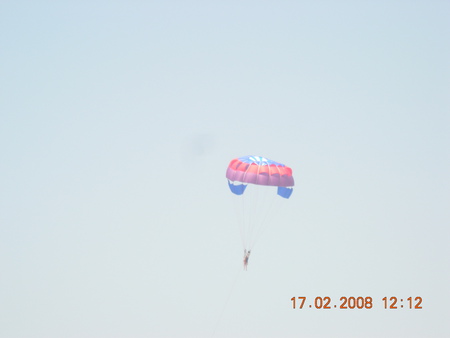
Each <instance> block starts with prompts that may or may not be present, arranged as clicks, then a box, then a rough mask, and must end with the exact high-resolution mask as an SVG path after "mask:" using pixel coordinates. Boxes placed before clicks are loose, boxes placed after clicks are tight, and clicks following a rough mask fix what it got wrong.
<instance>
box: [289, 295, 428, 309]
mask: <svg viewBox="0 0 450 338" xmlns="http://www.w3.org/2000/svg"><path fill="white" fill-rule="evenodd" d="M291 301H292V308H293V309H303V308H315V309H333V308H336V309H368V310H369V309H372V308H373V307H374V300H373V298H372V297H340V298H339V302H338V303H334V302H333V301H332V299H331V297H328V296H327V297H315V298H313V300H311V301H307V297H292V298H291ZM381 301H382V302H384V308H385V309H401V308H406V309H408V308H409V309H422V297H415V298H413V297H408V298H406V301H405V303H406V305H404V304H405V303H404V300H403V298H397V297H389V298H388V297H384V298H383V299H381Z"/></svg>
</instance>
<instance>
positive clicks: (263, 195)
mask: <svg viewBox="0 0 450 338" xmlns="http://www.w3.org/2000/svg"><path fill="white" fill-rule="evenodd" d="M226 178H227V179H228V186H229V188H230V191H231V192H232V193H233V195H234V196H233V197H234V200H235V204H236V206H235V209H236V212H237V218H238V224H239V229H240V232H241V237H242V244H243V246H244V257H245V256H246V255H247V256H246V257H247V261H248V254H247V253H249V252H250V250H251V249H252V248H253V246H254V245H255V243H256V240H257V239H258V238H259V236H260V235H261V233H262V231H263V230H264V229H265V225H266V224H267V218H268V216H269V215H270V213H272V209H273V206H274V204H275V199H276V200H279V199H280V198H279V197H278V196H280V197H282V198H284V199H288V198H289V197H291V195H292V191H293V187H294V177H293V176H292V169H291V168H289V167H288V166H286V165H284V164H282V163H279V162H275V161H272V160H269V159H267V158H265V157H261V156H244V157H239V158H235V159H233V160H232V161H231V162H230V164H229V165H228V168H227V172H226ZM275 189H276V190H275ZM244 259H245V258H244Z"/></svg>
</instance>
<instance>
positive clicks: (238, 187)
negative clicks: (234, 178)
mask: <svg viewBox="0 0 450 338" xmlns="http://www.w3.org/2000/svg"><path fill="white" fill-rule="evenodd" d="M228 186H229V187H230V190H231V192H232V193H233V194H235V195H242V194H243V193H244V191H245V188H247V185H246V184H234V183H231V182H230V181H228Z"/></svg>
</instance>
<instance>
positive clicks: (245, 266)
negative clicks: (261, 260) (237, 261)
mask: <svg viewBox="0 0 450 338" xmlns="http://www.w3.org/2000/svg"><path fill="white" fill-rule="evenodd" d="M249 257H250V250H248V251H247V249H244V270H245V271H247V265H248V259H249Z"/></svg>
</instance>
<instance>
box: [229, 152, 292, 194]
mask: <svg viewBox="0 0 450 338" xmlns="http://www.w3.org/2000/svg"><path fill="white" fill-rule="evenodd" d="M226 177H227V179H228V186H229V187H230V190H231V192H232V193H233V194H236V195H242V194H243V193H244V192H245V189H246V188H247V184H256V185H265V186H276V187H278V191H277V194H278V195H280V196H281V197H284V198H289V197H290V196H291V194H292V190H293V186H294V177H293V176H292V169H291V168H289V167H288V166H286V165H284V164H282V163H278V162H275V161H272V160H269V159H267V158H264V157H261V156H244V157H239V158H235V159H234V160H232V161H231V162H230V164H229V165H228V168H227V173H226Z"/></svg>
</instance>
